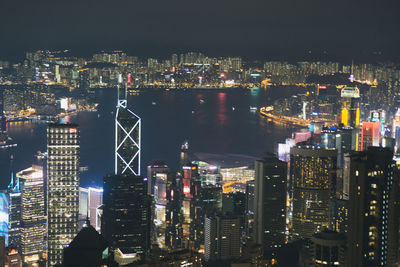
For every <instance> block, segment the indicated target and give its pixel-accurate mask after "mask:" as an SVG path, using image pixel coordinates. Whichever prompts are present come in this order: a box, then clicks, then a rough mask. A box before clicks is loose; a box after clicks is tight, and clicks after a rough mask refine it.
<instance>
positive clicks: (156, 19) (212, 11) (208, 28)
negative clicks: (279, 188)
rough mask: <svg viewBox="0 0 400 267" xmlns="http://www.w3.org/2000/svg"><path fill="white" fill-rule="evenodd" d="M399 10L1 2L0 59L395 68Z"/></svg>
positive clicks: (150, 1) (288, 0)
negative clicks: (31, 53) (223, 60)
mask: <svg viewBox="0 0 400 267" xmlns="http://www.w3.org/2000/svg"><path fill="white" fill-rule="evenodd" d="M399 10H400V1H395V0H393V1H392V0H389V1H387V0H374V1H370V0H367V1H358V0H357V1H355V0H338V1H327V0H318V1H315V0H230V1H227V0H203V1H193V0H186V1H181V0H163V1H159V0H140V1H139V0H107V1H106V0H80V1H78V0H51V1H48V0H1V1H0V59H9V60H17V59H21V58H23V57H24V53H25V51H27V50H35V49H72V51H73V54H75V55H80V56H88V55H90V54H91V53H93V52H96V51H99V50H102V49H123V50H125V51H126V52H128V54H130V55H137V56H139V57H143V58H144V57H167V56H169V55H170V54H171V53H173V52H178V53H180V52H187V51H200V52H203V53H205V54H207V55H210V56H234V55H239V56H242V57H244V58H247V59H259V60H262V61H265V60H270V59H287V60H298V59H306V60H307V59H323V60H327V59H328V60H329V59H335V60H342V61H343V60H351V59H356V60H360V61H373V60H380V59H385V60H387V59H390V60H399V59H400V49H399V48H400V30H399V28H400V16H399ZM310 50H311V54H310V52H309V51H310ZM379 52H381V53H382V54H381V55H379Z"/></svg>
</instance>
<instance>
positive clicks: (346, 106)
mask: <svg viewBox="0 0 400 267" xmlns="http://www.w3.org/2000/svg"><path fill="white" fill-rule="evenodd" d="M341 97H342V110H341V122H342V123H343V125H344V126H350V127H353V128H354V127H358V126H359V125H360V90H359V89H358V88H357V87H345V88H343V89H342V91H341Z"/></svg>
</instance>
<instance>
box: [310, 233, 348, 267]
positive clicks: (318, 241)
mask: <svg viewBox="0 0 400 267" xmlns="http://www.w3.org/2000/svg"><path fill="white" fill-rule="evenodd" d="M311 241H312V245H311V250H312V261H313V265H312V266H316V267H323V266H326V267H328V266H345V265H344V264H345V247H346V246H345V245H346V238H345V235H344V234H340V233H337V232H334V231H329V230H324V231H322V232H319V233H315V234H314V235H313V236H312V238H311Z"/></svg>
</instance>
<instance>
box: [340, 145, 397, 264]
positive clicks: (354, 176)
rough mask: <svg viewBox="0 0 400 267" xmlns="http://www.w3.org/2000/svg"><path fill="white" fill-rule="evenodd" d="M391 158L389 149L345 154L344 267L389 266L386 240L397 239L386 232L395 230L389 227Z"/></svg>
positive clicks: (391, 177) (391, 182) (371, 149)
mask: <svg viewBox="0 0 400 267" xmlns="http://www.w3.org/2000/svg"><path fill="white" fill-rule="evenodd" d="M392 158H393V152H392V151H391V150H390V149H388V148H380V147H369V148H368V150H367V151H363V152H351V153H349V154H346V159H348V160H346V165H348V166H347V168H348V170H349V174H350V175H349V176H348V179H349V180H350V181H349V182H348V184H349V219H348V232H347V257H346V261H347V262H346V263H347V265H346V266H354V267H358V266H359V267H361V266H389V264H388V250H389V242H388V240H389V239H390V238H391V237H392V236H397V235H396V234H395V233H390V231H389V229H395V228H391V227H390V225H389V223H390V222H389V216H390V214H389V206H390V202H392V201H393V200H394V199H393V198H392V197H391V196H390V191H391V187H392V184H393V177H394V169H395V164H394V162H393V159H392ZM396 224H397V223H396ZM397 229H398V228H397ZM397 231H398V230H397ZM390 266H392V265H390Z"/></svg>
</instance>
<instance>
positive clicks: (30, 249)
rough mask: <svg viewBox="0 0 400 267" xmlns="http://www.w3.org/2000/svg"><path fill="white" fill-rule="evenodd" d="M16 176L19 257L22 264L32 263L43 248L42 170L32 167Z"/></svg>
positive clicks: (36, 259)
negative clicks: (19, 236)
mask: <svg viewBox="0 0 400 267" xmlns="http://www.w3.org/2000/svg"><path fill="white" fill-rule="evenodd" d="M16 176H17V178H18V180H19V182H20V191H21V228H20V229H21V255H22V258H23V261H24V262H26V263H34V262H37V261H39V259H40V258H41V256H42V253H43V251H44V247H45V246H44V241H45V240H44V234H45V221H46V217H45V214H44V189H43V169H42V168H41V167H39V166H32V167H30V168H28V169H25V170H22V171H20V172H18V173H17V174H16Z"/></svg>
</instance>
